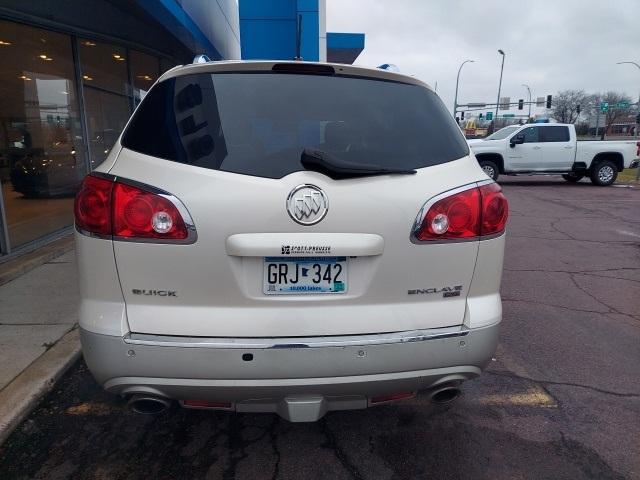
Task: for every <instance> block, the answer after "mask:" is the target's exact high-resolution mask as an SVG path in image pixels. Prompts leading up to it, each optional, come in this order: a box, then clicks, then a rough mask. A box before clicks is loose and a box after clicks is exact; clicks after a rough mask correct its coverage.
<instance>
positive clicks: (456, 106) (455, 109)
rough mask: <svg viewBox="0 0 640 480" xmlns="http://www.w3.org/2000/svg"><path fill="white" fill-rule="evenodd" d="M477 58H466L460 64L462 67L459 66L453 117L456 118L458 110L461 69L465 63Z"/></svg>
mask: <svg viewBox="0 0 640 480" xmlns="http://www.w3.org/2000/svg"><path fill="white" fill-rule="evenodd" d="M474 62H475V60H465V61H464V62H462V63H461V64H460V68H458V77H457V78H456V95H455V98H454V99H453V118H456V111H457V110H458V85H459V84H460V71H461V70H462V67H464V64H465V63H474Z"/></svg>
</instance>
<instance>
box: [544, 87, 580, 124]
mask: <svg viewBox="0 0 640 480" xmlns="http://www.w3.org/2000/svg"><path fill="white" fill-rule="evenodd" d="M587 99H588V95H587V94H586V93H584V90H562V91H561V92H558V93H556V95H555V97H554V98H553V117H554V118H555V119H556V120H558V121H559V122H560V123H575V121H576V120H578V117H579V116H580V114H579V113H578V105H580V106H581V108H582V109H584V108H585V107H586V105H587Z"/></svg>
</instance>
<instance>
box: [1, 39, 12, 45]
mask: <svg viewBox="0 0 640 480" xmlns="http://www.w3.org/2000/svg"><path fill="white" fill-rule="evenodd" d="M0 45H4V46H8V45H11V42H6V41H5V40H0Z"/></svg>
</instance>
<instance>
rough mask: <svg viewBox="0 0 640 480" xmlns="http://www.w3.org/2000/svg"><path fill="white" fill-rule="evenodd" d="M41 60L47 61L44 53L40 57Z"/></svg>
mask: <svg viewBox="0 0 640 480" xmlns="http://www.w3.org/2000/svg"><path fill="white" fill-rule="evenodd" d="M38 56H39V57H40V58H41V59H43V60H46V59H47V56H46V55H45V54H44V53H43V54H42V55H38Z"/></svg>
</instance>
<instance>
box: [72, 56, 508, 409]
mask: <svg viewBox="0 0 640 480" xmlns="http://www.w3.org/2000/svg"><path fill="white" fill-rule="evenodd" d="M506 219H507V202H506V200H505V198H504V196H503V195H502V193H501V191H500V187H499V186H498V185H497V184H496V183H494V182H493V181H492V180H490V179H488V178H487V176H486V175H485V174H484V173H483V171H482V170H481V168H480V167H479V166H478V162H477V161H476V160H475V158H473V156H472V155H471V154H470V152H469V149H468V146H467V143H466V141H465V139H464V138H463V136H462V134H461V133H460V130H459V128H458V127H457V126H456V124H455V122H454V120H453V119H452V118H451V115H450V114H449V113H448V112H447V110H446V109H445V107H444V105H443V104H442V102H441V101H440V99H439V98H438V97H437V95H436V94H435V93H434V92H433V91H432V90H431V89H430V88H429V87H428V86H427V85H425V84H424V83H422V82H420V81H419V80H417V79H415V78H412V77H409V76H404V75H400V74H397V73H392V72H388V71H383V70H377V69H366V68H359V67H353V66H347V65H337V64H336V65H333V64H318V63H304V62H280V63H279V62H210V63H203V64H194V65H188V66H184V67H176V68H174V69H172V70H170V71H168V72H167V73H165V74H164V75H163V76H162V77H161V78H160V79H159V80H158V82H157V83H156V84H155V86H154V87H153V88H152V89H151V90H150V91H149V93H148V94H147V95H146V97H145V99H144V100H143V102H142V103H141V105H140V106H139V107H138V109H137V110H136V112H135V113H134V115H133V116H132V118H131V120H130V121H129V124H128V125H127V127H126V129H125V131H124V132H123V134H122V136H121V138H120V140H119V141H118V142H117V143H116V145H115V146H114V148H113V150H112V151H111V153H110V155H109V157H108V158H107V160H106V161H105V162H104V163H103V164H102V165H101V166H100V167H99V168H98V169H97V170H96V171H95V172H93V173H92V174H91V175H89V176H87V177H86V178H85V180H84V182H83V185H82V188H81V191H80V192H79V193H78V195H77V197H76V204H75V221H76V230H77V233H76V241H77V255H78V259H79V269H80V287H81V296H82V301H81V311H80V327H81V333H82V345H83V351H84V357H85V359H86V362H87V364H88V366H89V368H90V369H91V371H92V372H93V374H94V376H95V378H96V379H97V380H98V381H99V382H100V383H101V384H102V385H103V386H104V388H106V389H107V390H108V391H110V392H114V393H117V394H120V395H124V396H128V397H130V398H131V400H130V401H131V404H132V406H133V408H134V409H135V410H137V411H139V412H145V413H152V412H158V411H161V410H163V409H164V408H166V407H167V406H168V405H169V404H170V403H171V401H172V400H177V401H179V402H180V404H182V405H183V406H185V407H192V408H212V409H227V410H234V411H238V412H277V413H278V414H280V415H281V416H283V417H284V418H287V419H289V420H291V421H314V420H317V419H319V418H320V417H322V415H324V413H325V412H327V411H329V410H343V409H357V408H365V407H367V406H371V405H376V404H381V403H386V402H389V401H393V400H399V399H402V398H407V397H409V396H412V395H414V394H415V393H416V392H418V391H425V392H427V393H428V395H430V396H431V397H432V398H433V399H434V401H437V402H446V401H448V400H451V399H453V398H455V397H456V396H457V395H458V394H459V392H460V390H459V384H460V383H461V382H462V381H464V380H467V379H471V378H474V377H476V376H477V375H479V374H480V372H481V369H482V368H483V367H484V366H485V365H486V364H487V362H488V361H489V360H490V359H491V356H492V354H493V353H494V351H495V348H496V344H497V341H498V326H499V323H500V320H501V312H502V310H501V300H500V294H499V287H500V277H501V272H502V259H503V250H504V242H505V236H504V231H505V223H506Z"/></svg>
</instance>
